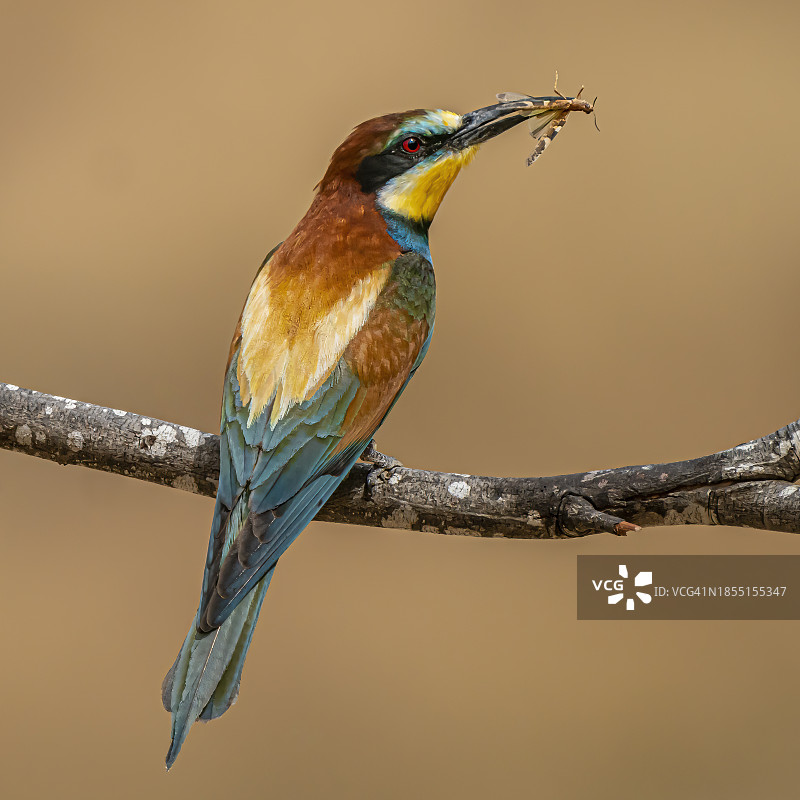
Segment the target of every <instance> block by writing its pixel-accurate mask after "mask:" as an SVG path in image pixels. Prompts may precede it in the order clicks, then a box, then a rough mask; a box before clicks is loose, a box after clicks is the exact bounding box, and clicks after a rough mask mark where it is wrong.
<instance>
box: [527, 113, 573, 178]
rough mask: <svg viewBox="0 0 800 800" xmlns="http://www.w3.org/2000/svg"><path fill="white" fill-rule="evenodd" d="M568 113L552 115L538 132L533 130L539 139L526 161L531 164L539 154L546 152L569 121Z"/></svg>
mask: <svg viewBox="0 0 800 800" xmlns="http://www.w3.org/2000/svg"><path fill="white" fill-rule="evenodd" d="M568 116H569V115H568V114H563V113H562V114H557V115H555V116H554V117H552V118H551V119H550V120H549V121H548V123H547V124H546V125H544V126H543V127H541V128H539V129H538V131H539V132H538V134H534V133H533V131H531V135H534V136H536V138H537V139H538V141H537V142H536V147H534V148H533V152H532V153H531V154H530V155H529V156H528V158H527V160H526V161H525V163H526V164H527V165H528V166H530V165H531V164H533V162H534V161H536V159H537V158H539V156H540V155H541V154H542V153H544V151H545V150H546V149H547V147H548V146H549V144H550V142H552V141H553V139H555V138H556V136H557V135H558V133H559V131H560V130H561V129H562V128H563V127H564V125H565V124H566V122H567V117H568Z"/></svg>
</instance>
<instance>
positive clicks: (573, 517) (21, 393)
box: [0, 383, 800, 539]
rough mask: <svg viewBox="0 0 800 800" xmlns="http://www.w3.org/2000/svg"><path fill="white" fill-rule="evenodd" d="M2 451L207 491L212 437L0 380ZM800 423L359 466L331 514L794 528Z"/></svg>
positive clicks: (498, 531) (516, 531)
mask: <svg viewBox="0 0 800 800" xmlns="http://www.w3.org/2000/svg"><path fill="white" fill-rule="evenodd" d="M0 448H5V449H7V450H14V451H16V452H19V453H27V454H28V455H33V456H38V457H40V458H46V459H49V460H51V461H56V462H58V463H59V464H78V465H81V466H84V467H91V468H92V469H100V470H104V471H106V472H114V473H117V474H119V475H128V476H129V477H132V478H139V479H140V480H144V481H150V482H151V483H160V484H163V485H166V486H173V487H174V488H176V489H184V490H186V491H190V492H195V493H196V494H202V495H206V496H208V497H213V496H214V495H215V494H216V487H217V478H218V475H219V437H218V436H216V435H214V434H211V433H203V432H202V431H198V430H195V429H194V428H187V427H184V426H182V425H176V424H174V423H171V422H163V421H162V420H157V419H152V418H148V417H142V416H139V415H138V414H134V413H132V412H130V411H118V410H114V409H110V408H103V407H101V406H95V405H91V404H89V403H81V402H77V401H75V400H68V399H66V398H64V397H55V396H52V395H46V394H41V393H39V392H35V391H31V390H29V389H21V388H19V387H17V386H12V385H10V384H4V383H0ZM798 479H800V420H798V421H797V422H792V423H790V424H789V425H787V426H786V427H785V428H781V429H780V430H779V431H776V432H775V433H772V434H769V435H768V436H764V437H762V438H761V439H756V440H754V441H752V442H747V443H746V444H741V445H739V446H738V447H734V448H731V449H730V450H723V451H722V452H719V453H714V454H712V455H708V456H703V457H701V458H695V459H692V460H690V461H678V462H675V463H672V464H648V465H645V466H636V467H620V468H618V469H606V470H596V471H594V472H585V473H578V474H574V475H557V476H554V477H549V478H490V477H478V476H473V475H457V474H452V473H442V472H427V471H425V470H418V469H409V468H407V467H393V468H391V469H387V470H379V469H371V468H370V467H369V466H367V465H366V464H356V466H355V467H354V468H353V469H352V470H351V472H350V474H349V475H348V476H347V478H345V480H344V481H343V483H342V484H341V486H340V487H339V488H338V489H337V491H336V492H335V493H334V495H333V496H332V497H331V498H330V500H328V502H327V503H326V504H325V506H324V507H323V508H322V509H321V510H320V512H319V514H317V517H316V518H317V519H319V520H324V521H326V522H348V523H352V524H356V525H372V526H377V527H387V528H405V529H407V530H416V531H429V532H431V533H447V534H459V535H467V536H495V537H508V538H517V539H520V538H521V539H533V538H555V537H573V536H587V535H589V534H593V533H603V532H610V533H615V534H618V535H624V534H625V533H626V532H627V531H630V530H637V529H638V527H639V526H641V527H646V526H654V525H679V524H685V525H734V526H739V527H746V528H760V529H762V530H772V531H786V532H788V533H800V486H796V485H795V484H794V482H795V481H797V480H798Z"/></svg>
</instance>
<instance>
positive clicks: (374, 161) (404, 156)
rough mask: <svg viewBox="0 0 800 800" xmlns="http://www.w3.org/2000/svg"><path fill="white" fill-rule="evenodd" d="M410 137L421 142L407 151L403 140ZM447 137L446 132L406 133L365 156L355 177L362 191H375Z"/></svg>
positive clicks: (432, 151) (411, 165) (423, 156)
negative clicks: (412, 149) (410, 151)
mask: <svg viewBox="0 0 800 800" xmlns="http://www.w3.org/2000/svg"><path fill="white" fill-rule="evenodd" d="M411 138H413V139H419V141H420V142H421V143H422V144H421V147H420V148H419V150H417V151H416V152H413V153H408V152H406V151H405V150H403V142H404V141H406V140H408V139H411ZM449 138H450V137H449V136H448V135H447V134H444V135H436V136H428V135H423V134H419V133H407V134H405V135H404V136H403V137H402V138H401V139H399V140H398V141H396V142H394V144H392V145H390V146H389V147H388V148H387V149H386V150H384V151H383V152H381V153H378V154H377V155H374V156H367V157H366V158H365V159H364V160H363V161H362V162H361V164H359V167H358V169H357V170H356V179H357V180H358V182H359V183H360V184H361V188H362V190H363V191H365V192H367V193H369V192H374V191H377V190H378V189H379V188H380V187H381V186H383V185H384V184H386V183H388V181H390V180H391V179H392V178H394V177H396V176H397V175H400V174H402V173H403V172H405V171H406V170H408V169H411V167H413V166H414V165H415V164H417V163H419V161H420V160H421V159H423V158H425V156H427V155H430V154H431V153H434V152H436V151H437V150H438V149H439V148H440V147H441V146H442V144H443V143H444V142H446V141H447V140H448V139H449Z"/></svg>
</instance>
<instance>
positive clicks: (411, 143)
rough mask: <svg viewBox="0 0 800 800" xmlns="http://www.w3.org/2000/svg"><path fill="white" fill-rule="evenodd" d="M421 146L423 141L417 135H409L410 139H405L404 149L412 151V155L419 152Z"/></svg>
mask: <svg viewBox="0 0 800 800" xmlns="http://www.w3.org/2000/svg"><path fill="white" fill-rule="evenodd" d="M420 147H422V142H421V141H420V140H419V139H417V137H416V136H409V137H408V139H403V150H404V151H405V152H406V153H411V154H412V155H414V154H415V153H419V149H420Z"/></svg>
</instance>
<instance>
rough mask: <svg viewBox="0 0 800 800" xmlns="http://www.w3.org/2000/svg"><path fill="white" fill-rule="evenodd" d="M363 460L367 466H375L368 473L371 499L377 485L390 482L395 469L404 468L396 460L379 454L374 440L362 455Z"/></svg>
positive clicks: (368, 489)
mask: <svg viewBox="0 0 800 800" xmlns="http://www.w3.org/2000/svg"><path fill="white" fill-rule="evenodd" d="M361 460H362V461H365V462H366V463H367V464H373V467H372V469H371V470H370V471H369V472H368V473H367V496H368V497H369V496H370V495H371V494H372V492H373V490H374V488H375V487H376V485H377V484H378V483H379V482H380V481H384V480H388V479H389V473H391V471H392V470H393V469H395V467H402V466H403V465H402V463H401V462H400V461H398V460H397V459H396V458H392V457H391V456H387V455H384V454H383V453H379V452H378V451H377V450H376V449H375V440H374V439H373V440H372V441H371V442H370V443H369V444H368V445H367V449H366V450H364V452H363V453H362V454H361Z"/></svg>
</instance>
